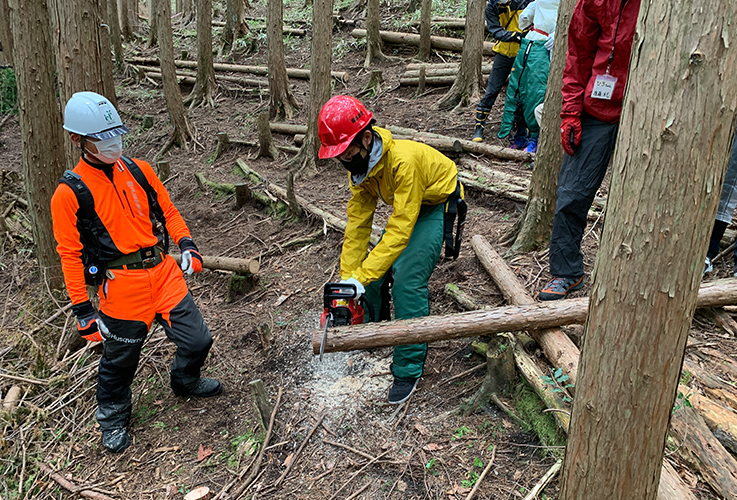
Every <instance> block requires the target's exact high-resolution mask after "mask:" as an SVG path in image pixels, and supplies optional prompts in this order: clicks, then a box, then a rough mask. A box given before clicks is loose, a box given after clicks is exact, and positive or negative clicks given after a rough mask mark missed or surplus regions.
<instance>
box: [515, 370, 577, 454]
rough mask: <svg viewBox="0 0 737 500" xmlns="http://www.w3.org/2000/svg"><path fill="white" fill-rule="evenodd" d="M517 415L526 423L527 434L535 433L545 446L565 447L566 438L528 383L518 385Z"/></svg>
mask: <svg viewBox="0 0 737 500" xmlns="http://www.w3.org/2000/svg"><path fill="white" fill-rule="evenodd" d="M515 399H516V401H515V408H516V410H517V414H518V415H519V416H520V417H521V418H522V420H524V421H525V423H526V424H527V425H526V427H527V428H526V429H525V431H527V432H534V433H535V434H536V435H537V437H538V438H539V439H540V442H541V443H542V444H543V446H564V445H565V444H566V437H565V435H564V434H563V432H561V431H560V430H559V429H558V424H557V423H556V421H555V418H553V416H552V414H551V413H550V412H547V413H544V412H543V410H544V409H545V405H544V404H543V403H542V401H540V398H539V397H538V396H537V394H536V393H535V391H534V390H533V389H532V387H530V386H529V384H528V383H527V382H522V383H520V384H518V386H517V389H516V394H515Z"/></svg>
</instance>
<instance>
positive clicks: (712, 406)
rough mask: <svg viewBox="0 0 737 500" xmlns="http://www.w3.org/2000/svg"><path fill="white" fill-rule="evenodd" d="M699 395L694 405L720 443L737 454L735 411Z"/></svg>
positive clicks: (736, 420) (736, 415)
mask: <svg viewBox="0 0 737 500" xmlns="http://www.w3.org/2000/svg"><path fill="white" fill-rule="evenodd" d="M725 406H726V405H721V404H719V403H716V402H714V401H713V400H711V399H709V398H708V397H706V396H699V398H698V403H696V404H694V407H695V408H696V409H697V410H698V412H699V415H701V417H702V418H703V419H704V422H705V423H706V426H707V427H709V429H711V432H713V433H714V437H715V438H717V439H718V440H719V442H720V443H722V445H723V446H724V447H725V448H726V449H728V450H729V451H731V452H732V453H734V454H735V455H737V413H735V412H734V410H732V409H731V408H728V407H725Z"/></svg>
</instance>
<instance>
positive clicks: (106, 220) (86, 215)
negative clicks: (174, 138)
mask: <svg viewBox="0 0 737 500" xmlns="http://www.w3.org/2000/svg"><path fill="white" fill-rule="evenodd" d="M64 129H65V130H67V131H68V132H69V133H70V134H71V138H72V141H73V142H74V144H75V145H77V146H78V147H79V148H80V150H81V151H82V157H81V158H80V160H79V163H78V164H77V166H76V167H75V168H74V170H73V171H67V172H65V174H64V177H63V178H62V179H60V184H59V186H58V188H57V190H56V192H55V193H54V196H53V198H52V200H51V214H52V217H53V221H54V236H55V237H56V241H57V244H58V245H57V251H58V252H59V255H60V257H61V263H62V271H63V272H64V280H65V283H66V287H67V291H68V292H69V297H70V298H71V300H72V304H73V311H74V314H75V315H76V317H77V329H78V330H79V333H80V335H81V336H82V337H83V338H85V339H87V340H89V341H92V342H100V341H103V351H102V357H101V358H100V365H99V372H98V381H97V412H96V415H95V416H96V418H97V421H98V422H99V424H100V428H101V430H102V443H103V446H104V447H105V448H106V449H107V450H109V451H111V452H113V453H120V452H122V451H124V450H125V449H126V448H127V447H128V446H129V445H130V436H129V434H128V431H127V426H128V422H129V420H130V416H131V408H132V405H131V389H130V386H131V383H132V381H133V376H134V374H135V372H136V367H137V366H138V361H139V357H140V353H141V347H142V346H143V342H144V341H145V339H146V334H147V333H148V330H149V329H150V327H151V324H152V323H153V320H154V319H156V320H157V321H158V322H159V324H161V326H163V328H164V330H165V332H166V335H167V336H168V337H169V338H170V339H171V340H172V341H173V342H174V343H175V344H176V346H177V351H176V355H175V357H174V361H173V363H172V365H171V388H172V390H173V391H174V393H175V394H176V395H178V396H185V397H189V396H199V397H209V396H215V395H218V394H220V393H221V392H222V385H221V384H220V382H218V381H217V380H214V379H210V378H203V377H200V369H201V367H202V365H203V364H204V362H205V358H206V357H207V354H208V352H209V350H210V347H211V346H212V337H211V336H210V331H209V330H208V328H207V325H205V321H204V320H203V319H202V315H201V314H200V311H199V309H197V306H196V305H195V303H194V300H193V299H192V295H191V294H190V293H189V291H188V290H187V285H186V283H185V282H184V278H183V276H182V271H184V272H186V273H187V274H192V273H193V272H195V273H197V272H200V271H202V257H201V256H200V254H199V252H198V250H197V247H196V246H195V244H194V243H193V242H192V238H191V236H190V234H189V229H187V225H186V223H185V222H184V219H182V216H181V215H180V214H179V211H178V210H177V209H176V207H175V206H174V204H173V203H172V201H171V198H170V197H169V193H168V192H167V191H166V188H165V187H164V185H163V184H162V183H161V181H159V179H158V178H157V177H156V174H155V173H154V171H153V169H152V168H151V166H150V165H149V164H148V163H146V162H144V161H141V160H131V159H129V158H126V157H122V156H121V152H122V135H123V134H126V133H127V132H128V128H127V127H126V126H125V125H123V123H122V121H121V120H120V116H119V115H118V112H117V110H116V109H115V107H114V106H113V105H112V104H110V102H109V101H108V100H107V99H106V98H105V97H103V96H101V95H99V94H96V93H94V92H78V93H76V94H74V95H73V96H72V98H71V99H69V102H67V105H66V108H65V110H64ZM161 226H163V227H161ZM169 234H171V236H172V238H173V239H174V241H176V242H177V243H178V245H179V248H180V249H181V252H182V266H181V270H180V269H179V267H178V266H177V263H176V261H175V260H174V259H173V258H172V257H171V256H169V255H168V254H167V251H168V249H167V247H168V240H169V238H168V236H169ZM85 284H88V285H94V286H97V295H98V296H99V298H100V307H99V313H98V312H97V311H96V310H95V308H94V307H93V306H92V303H91V302H90V300H89V297H88V295H87V289H86V287H85Z"/></svg>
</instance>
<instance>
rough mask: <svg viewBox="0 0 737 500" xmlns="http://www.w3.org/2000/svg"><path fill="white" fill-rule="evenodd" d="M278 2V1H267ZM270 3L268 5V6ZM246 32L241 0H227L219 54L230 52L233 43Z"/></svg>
mask: <svg viewBox="0 0 737 500" xmlns="http://www.w3.org/2000/svg"><path fill="white" fill-rule="evenodd" d="M269 3H270V4H271V3H279V2H269ZM270 7H271V5H269V8H270ZM247 32H248V26H247V25H246V18H245V13H244V9H243V0H228V5H227V7H226V12H225V29H224V30H223V36H222V48H221V50H220V53H221V54H225V55H227V54H230V52H231V51H232V50H233V43H235V41H236V40H237V39H238V38H240V37H241V35H243V34H244V33H247Z"/></svg>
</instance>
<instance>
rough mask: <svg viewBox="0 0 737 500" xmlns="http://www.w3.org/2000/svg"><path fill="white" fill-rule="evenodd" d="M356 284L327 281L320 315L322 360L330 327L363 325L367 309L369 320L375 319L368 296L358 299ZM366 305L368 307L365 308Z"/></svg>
mask: <svg viewBox="0 0 737 500" xmlns="http://www.w3.org/2000/svg"><path fill="white" fill-rule="evenodd" d="M356 295H357V292H356V285H354V284H352V283H327V284H325V289H324V291H323V304H324V307H325V309H324V310H323V312H322V314H321V315H320V328H322V329H323V330H322V341H321V342H320V361H322V354H323V352H324V351H325V340H327V335H328V328H333V327H336V326H348V325H361V324H363V322H364V317H365V313H366V311H368V317H369V321H374V308H373V307H372V306H371V302H369V301H368V300H367V299H366V297H363V296H362V297H361V298H360V299H359V300H356ZM364 307H365V308H366V309H364Z"/></svg>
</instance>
